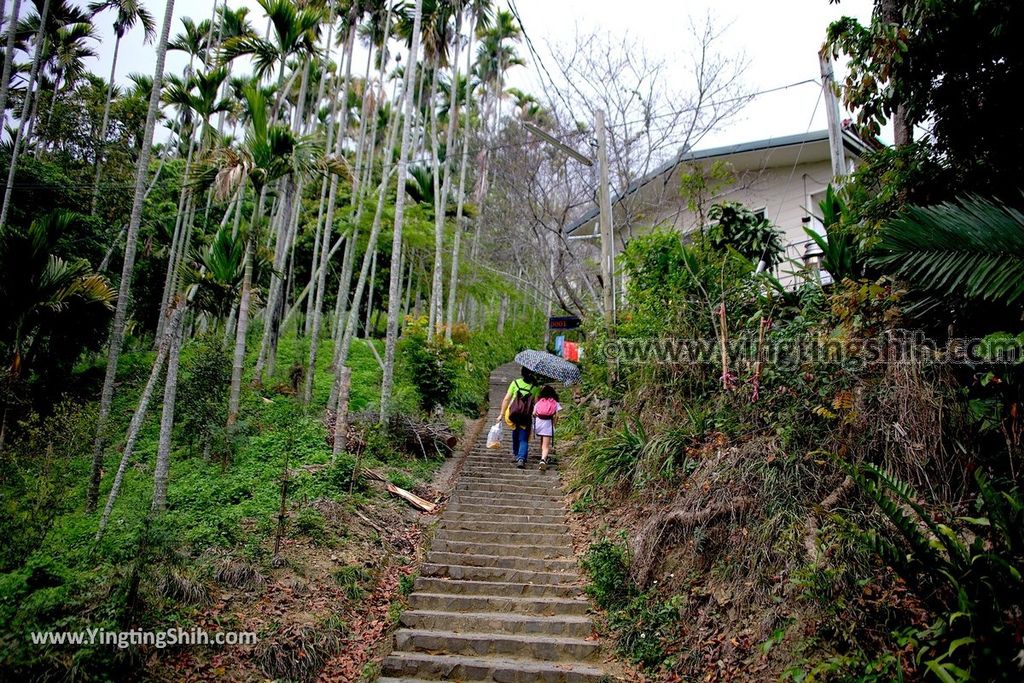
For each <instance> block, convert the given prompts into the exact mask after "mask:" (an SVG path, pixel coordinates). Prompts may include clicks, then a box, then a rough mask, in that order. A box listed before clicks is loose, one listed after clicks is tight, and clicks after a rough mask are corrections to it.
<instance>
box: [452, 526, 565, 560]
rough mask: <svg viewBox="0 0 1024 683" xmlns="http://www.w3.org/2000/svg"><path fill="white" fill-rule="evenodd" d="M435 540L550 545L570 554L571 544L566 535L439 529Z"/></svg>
mask: <svg viewBox="0 0 1024 683" xmlns="http://www.w3.org/2000/svg"><path fill="white" fill-rule="evenodd" d="M434 538H435V539H445V540H449V541H462V542H463V543H490V544H497V545H551V546H558V547H562V548H565V549H566V550H567V551H568V552H569V553H570V554H571V553H572V544H571V543H570V542H569V536H568V535H567V534H543V533H533V532H530V531H508V532H501V531H462V530H459V529H445V528H441V529H438V530H437V533H436V534H434Z"/></svg>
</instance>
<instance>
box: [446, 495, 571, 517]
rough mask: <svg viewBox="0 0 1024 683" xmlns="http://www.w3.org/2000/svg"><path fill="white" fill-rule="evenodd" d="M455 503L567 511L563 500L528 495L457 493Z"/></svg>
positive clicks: (553, 497) (454, 498) (521, 509)
mask: <svg viewBox="0 0 1024 683" xmlns="http://www.w3.org/2000/svg"><path fill="white" fill-rule="evenodd" d="M452 500H453V501H460V502H464V503H471V504H473V505H504V506H506V507H513V508H516V509H518V510H520V511H526V510H535V509H544V511H545V512H549V511H551V512H553V511H555V510H561V511H563V512H564V511H565V506H564V505H563V504H562V499H561V498H556V497H555V496H534V495H532V494H528V493H522V494H521V493H504V494H499V493H494V492H493V491H456V492H455V495H454V496H452Z"/></svg>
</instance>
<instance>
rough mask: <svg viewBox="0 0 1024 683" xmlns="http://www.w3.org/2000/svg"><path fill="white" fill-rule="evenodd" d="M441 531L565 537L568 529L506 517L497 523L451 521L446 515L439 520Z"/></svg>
mask: <svg viewBox="0 0 1024 683" xmlns="http://www.w3.org/2000/svg"><path fill="white" fill-rule="evenodd" d="M441 528H442V529H452V530H456V529H457V530H461V531H525V532H534V533H543V534H559V535H562V536H564V535H566V534H568V533H569V527H568V526H566V525H565V524H564V523H559V522H555V523H551V522H524V521H522V520H521V519H520V518H519V517H507V518H505V519H503V520H498V521H485V520H480V519H451V518H449V517H448V515H444V516H443V517H442V518H441Z"/></svg>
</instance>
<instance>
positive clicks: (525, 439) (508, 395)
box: [498, 368, 540, 469]
mask: <svg viewBox="0 0 1024 683" xmlns="http://www.w3.org/2000/svg"><path fill="white" fill-rule="evenodd" d="M539 394H540V380H539V378H538V377H537V375H536V374H534V373H533V372H532V371H531V370H528V369H526V368H523V376H522V377H520V378H519V379H515V380H513V381H512V383H511V384H509V385H508V391H507V392H505V398H504V399H503V400H502V402H501V412H500V413H499V414H498V424H501V420H502V419H503V418H504V419H505V420H506V422H507V423H508V424H509V426H510V427H511V428H512V458H513V459H514V460H515V463H516V467H518V468H519V469H523V468H524V467H526V455H527V452H528V450H529V448H530V426H531V422H532V421H533V406H534V404H535V403H536V402H537V396H538V395H539Z"/></svg>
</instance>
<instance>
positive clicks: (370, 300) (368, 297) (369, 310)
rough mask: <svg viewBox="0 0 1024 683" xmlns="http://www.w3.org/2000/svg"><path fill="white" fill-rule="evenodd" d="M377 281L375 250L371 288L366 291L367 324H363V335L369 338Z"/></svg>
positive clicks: (371, 271)
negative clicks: (374, 289)
mask: <svg viewBox="0 0 1024 683" xmlns="http://www.w3.org/2000/svg"><path fill="white" fill-rule="evenodd" d="M376 283H377V252H376V251H374V252H373V262H372V265H371V266H370V290H369V291H368V292H367V293H366V324H365V325H363V335H364V336H365V337H366V338H367V339H369V338H370V337H371V336H372V335H371V334H370V316H371V315H373V288H374V285H375V284H376Z"/></svg>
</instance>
